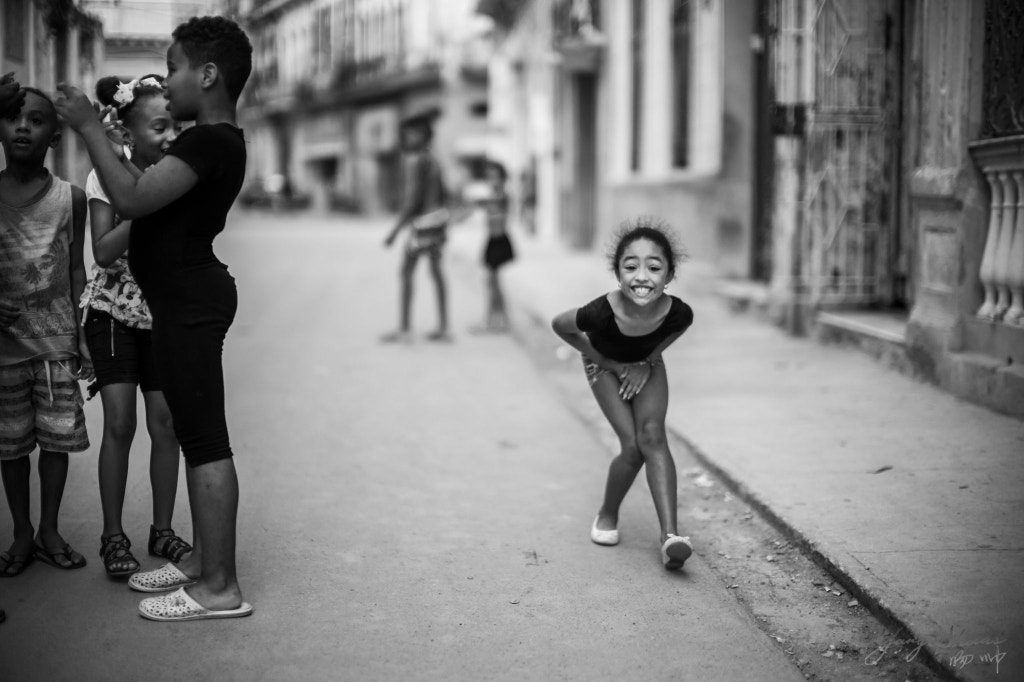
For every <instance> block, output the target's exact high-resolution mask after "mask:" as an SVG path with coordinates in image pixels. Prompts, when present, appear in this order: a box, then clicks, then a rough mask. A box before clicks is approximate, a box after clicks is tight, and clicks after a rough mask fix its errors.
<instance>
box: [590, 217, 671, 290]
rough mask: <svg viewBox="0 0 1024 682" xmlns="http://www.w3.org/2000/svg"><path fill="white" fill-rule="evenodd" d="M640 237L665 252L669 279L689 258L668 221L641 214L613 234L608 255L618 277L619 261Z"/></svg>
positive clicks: (624, 223) (613, 270) (623, 224)
mask: <svg viewBox="0 0 1024 682" xmlns="http://www.w3.org/2000/svg"><path fill="white" fill-rule="evenodd" d="M640 239H647V240H649V241H651V242H654V243H655V244H656V245H657V246H658V248H660V249H661V250H662V251H663V252H664V253H665V264H666V265H667V266H668V273H669V279H672V278H673V277H675V274H676V268H678V267H679V266H680V265H681V264H682V263H683V262H684V261H685V260H687V259H688V258H689V255H688V254H687V253H686V249H685V248H683V246H682V244H680V243H679V238H678V237H677V236H676V234H675V233H674V232H673V231H672V229H671V228H670V227H669V225H668V223H666V222H665V221H664V220H661V219H659V218H654V217H652V216H640V217H639V218H637V219H636V220H627V221H625V222H623V223H622V224H621V225H620V226H619V229H618V230H616V231H615V234H614V235H612V240H611V242H610V244H609V246H608V252H607V256H608V261H609V264H610V265H611V268H612V272H613V273H615V277H616V278H618V276H619V261H621V260H622V254H623V253H624V252H625V250H626V247H627V246H629V245H630V244H632V243H633V242H635V241H638V240H640Z"/></svg>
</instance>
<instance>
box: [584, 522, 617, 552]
mask: <svg viewBox="0 0 1024 682" xmlns="http://www.w3.org/2000/svg"><path fill="white" fill-rule="evenodd" d="M597 519H598V517H596V516H595V517H594V525H593V526H591V527H590V539H591V540H593V541H594V542H595V543H597V544H599V545H607V546H609V547H610V546H612V545H617V544H619V530H618V529H617V528H616V529H613V530H601V529H600V528H598V527H597Z"/></svg>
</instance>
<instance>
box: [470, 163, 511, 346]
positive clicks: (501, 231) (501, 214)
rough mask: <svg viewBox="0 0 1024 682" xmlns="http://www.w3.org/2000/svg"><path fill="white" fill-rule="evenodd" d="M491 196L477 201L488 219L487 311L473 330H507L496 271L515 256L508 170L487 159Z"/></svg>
mask: <svg viewBox="0 0 1024 682" xmlns="http://www.w3.org/2000/svg"><path fill="white" fill-rule="evenodd" d="M485 173H486V177H487V184H488V185H489V186H490V190H491V192H490V195H489V196H488V197H487V198H486V199H482V200H480V202H479V204H480V206H481V207H482V208H483V209H484V217H485V219H486V220H487V243H486V244H485V245H484V258H483V261H484V267H486V268H487V312H486V314H485V316H484V323H483V325H482V326H481V327H474V328H473V330H472V331H474V332H478V333H479V332H504V331H508V312H507V310H506V308H505V294H504V293H503V292H502V290H501V280H500V279H499V278H498V271H499V270H500V269H501V266H503V265H505V264H507V263H509V262H511V261H512V259H513V258H515V252H514V251H513V249H512V241H511V240H510V239H509V238H508V207H509V200H508V193H507V192H506V191H505V183H506V181H507V180H508V173H507V172H506V171H505V167H504V166H503V165H501V164H500V163H498V162H497V161H488V162H487V165H486V166H485Z"/></svg>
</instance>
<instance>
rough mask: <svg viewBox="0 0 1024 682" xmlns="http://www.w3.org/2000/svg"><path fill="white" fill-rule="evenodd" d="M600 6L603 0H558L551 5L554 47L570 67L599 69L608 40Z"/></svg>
mask: <svg viewBox="0 0 1024 682" xmlns="http://www.w3.org/2000/svg"><path fill="white" fill-rule="evenodd" d="M599 8H600V3H597V2H593V1H592V0H558V1H557V2H555V3H554V4H553V5H552V7H551V11H552V20H553V24H554V43H555V45H554V47H555V49H556V50H557V51H558V53H559V54H561V56H562V65H563V66H564V67H565V68H566V69H567V70H569V71H586V72H593V71H596V70H597V67H598V65H599V63H600V60H601V52H602V50H603V49H604V46H605V43H606V42H607V39H606V38H605V36H604V34H602V33H601V30H600V26H601V17H600V14H599V13H598V12H599Z"/></svg>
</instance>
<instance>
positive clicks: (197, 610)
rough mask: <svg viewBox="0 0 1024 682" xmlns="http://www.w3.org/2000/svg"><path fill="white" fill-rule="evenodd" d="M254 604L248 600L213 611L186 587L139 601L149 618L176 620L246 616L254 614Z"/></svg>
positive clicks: (143, 613)
mask: <svg viewBox="0 0 1024 682" xmlns="http://www.w3.org/2000/svg"><path fill="white" fill-rule="evenodd" d="M252 611H253V609H252V605H251V604H249V603H248V602H242V604H241V605H240V606H239V607H238V608H236V609H224V610H221V611H213V610H211V609H208V608H206V607H205V606H203V605H202V604H200V603H199V602H197V601H196V600H195V599H193V598H192V597H190V596H189V595H188V592H186V591H185V588H184V587H182V588H179V589H178V590H177V591H175V592H171V593H170V594H164V595H161V596H159V597H149V598H147V599H143V600H142V601H141V602H139V613H140V614H142V617H143V618H148V619H149V620H160V621H164V622H174V621H182V620H205V619H209V618H244V617H245V616H251V615H252Z"/></svg>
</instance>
